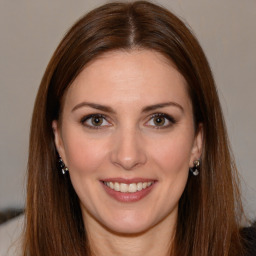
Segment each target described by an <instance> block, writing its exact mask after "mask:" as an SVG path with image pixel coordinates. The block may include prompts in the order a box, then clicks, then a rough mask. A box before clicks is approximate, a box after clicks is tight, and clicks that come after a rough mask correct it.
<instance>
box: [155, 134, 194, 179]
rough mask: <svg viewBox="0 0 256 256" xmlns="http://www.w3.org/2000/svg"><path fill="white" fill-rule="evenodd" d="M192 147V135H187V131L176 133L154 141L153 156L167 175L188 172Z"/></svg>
mask: <svg viewBox="0 0 256 256" xmlns="http://www.w3.org/2000/svg"><path fill="white" fill-rule="evenodd" d="M191 149H192V142H191V137H190V136H186V133H183V134H175V136H170V137H169V138H168V139H166V138H165V140H163V141H161V140H159V141H158V142H156V143H154V147H152V158H153V159H154V160H155V162H156V163H157V165H158V166H160V167H161V170H162V171H163V172H164V173H165V174H166V175H168V176H173V175H179V174H181V172H185V173H187V172H188V169H189V161H190V156H191Z"/></svg>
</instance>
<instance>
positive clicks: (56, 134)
mask: <svg viewBox="0 0 256 256" xmlns="http://www.w3.org/2000/svg"><path fill="white" fill-rule="evenodd" d="M52 130H53V133H54V143H55V147H56V149H57V151H58V153H59V155H60V157H61V158H62V160H63V161H64V162H66V157H65V150H64V145H63V140H62V136H61V132H60V127H59V124H58V121H57V120H53V121H52Z"/></svg>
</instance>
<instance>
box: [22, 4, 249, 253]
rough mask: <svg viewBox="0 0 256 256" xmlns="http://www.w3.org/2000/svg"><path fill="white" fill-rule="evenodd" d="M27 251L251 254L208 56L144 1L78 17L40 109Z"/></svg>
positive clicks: (46, 81)
mask: <svg viewBox="0 0 256 256" xmlns="http://www.w3.org/2000/svg"><path fill="white" fill-rule="evenodd" d="M27 195H28V196H27V207H26V230H25V237H24V246H23V255H47V256H49V255H97V256H98V255H159V256H161V255H184V256H185V255H190V256H191V255H192V256H206V255H207V256H208V255H212V256H214V255H216V256H217V255H218V256H219V255H232V256H233V255H239V256H240V255H246V253H247V247H248V246H247V244H246V246H245V243H244V241H243V239H242V237H241V234H240V232H239V228H240V220H241V218H242V217H243V209H242V204H241V201H240V194H239V189H238V178H237V172H236V167H235V164H234V162H233V159H232V156H231V153H230V149H229V144H228V138H227V134H226V129H225V124H224V120H223V116H222V112H221V108H220V103H219V99H218V95H217V92H216V88H215V85H214V81H213V77H212V74H211V71H210V68H209V65H208V62H207V60H206V58H205V55H204V53H203V51H202V49H201V47H200V45H199V44H198V42H197V40H196V39H195V37H194V36H193V35H192V34H191V32H190V31H189V30H188V29H187V28H186V26H185V25H184V24H183V23H182V22H181V21H180V20H179V19H178V18H177V17H176V16H174V15H173V14H172V13H170V12H169V11H167V10H165V9H163V8H161V7H159V6H157V5H154V4H151V3H148V2H144V1H138V2H134V3H110V4H106V5H103V6H102V7H99V8H97V9H95V10H93V11H91V12H90V13H89V14H87V15H86V16H84V17H83V18H82V19H80V20H79V21H78V22H77V23H76V24H75V25H74V26H73V27H72V28H71V29H70V30H69V32H68V33H67V34H66V36H65V37H64V39H63V40H62V41H61V43H60V45H59V46H58V48H57V50H56V51H55V53H54V55H53V57H52V59H51V61H50V63H49V65H48V67H47V69H46V72H45V74H44V77H43V79H42V82H41V85H40V88H39V91H38V95H37V99H36V102H35V107H34V114H33V119H32V125H31V136H30V152H29V162H28V190H27Z"/></svg>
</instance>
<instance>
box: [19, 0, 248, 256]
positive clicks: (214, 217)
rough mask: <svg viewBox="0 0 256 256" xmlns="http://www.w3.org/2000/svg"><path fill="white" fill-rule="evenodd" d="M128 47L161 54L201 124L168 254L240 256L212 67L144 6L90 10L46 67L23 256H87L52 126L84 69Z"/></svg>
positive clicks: (174, 21) (232, 178)
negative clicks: (193, 172)
mask: <svg viewBox="0 0 256 256" xmlns="http://www.w3.org/2000/svg"><path fill="white" fill-rule="evenodd" d="M134 48H139V49H151V50H154V51H157V52H160V53H162V54H163V55H164V56H165V57H167V58H168V59H170V60H171V61H172V62H173V63H174V64H175V65H176V67H177V69H178V70H179V72H180V73H181V74H182V75H183V76H184V78H185V79H186V81H187V84H188V92H189V95H190V98H191V101H192V105H193V112H194V121H195V127H196V128H197V127H198V125H199V124H200V123H202V124H203V134H204V145H203V154H202V159H201V160H202V161H201V162H202V163H201V168H200V175H199V176H197V177H193V176H189V179H188V183H187V186H186V188H185V191H184V193H183V195H182V197H181V199H180V202H179V215H178V223H177V227H176V235H175V241H174V245H173V255H176V256H180V255H182V256H188V255H189V256H209V255H211V256H220V255H232V256H235V255H239V256H241V255H242V249H241V242H240V236H239V223H240V218H241V216H242V213H243V210H242V204H241V201H240V194H239V189H238V176H237V171H236V167H235V164H234V162H233V160H232V155H231V153H230V148H229V142H228V138H227V133H226V128H225V124H224V120H223V115H222V111H221V107H220V102H219V99H218V95H217V91H216V87H215V84H214V80H213V76H212V73H211V70H210V67H209V65H208V62H207V60H206V57H205V55H204V53H203V51H202V49H201V47H200V45H199V43H198V42H197V40H196V39H195V37H194V36H193V35H192V33H191V32H190V31H189V29H188V28H187V27H186V25H185V24H184V23H183V22H182V21H181V20H179V19H178V18H177V17H176V16H175V15H174V14H172V13H170V12H169V11H168V10H166V9H164V8H162V7H159V6H157V5H154V4H152V3H149V2H146V1H137V2H133V3H109V4H105V5H103V6H101V7H99V8H97V9H95V10H93V11H91V12H90V13H88V14H87V15H86V16H84V17H82V18H81V19H80V20H79V21H78V22H77V23H76V24H75V25H74V26H73V27H72V28H71V29H70V30H69V31H68V33H67V34H66V36H65V37H64V39H63V40H62V41H61V43H60V44H59V46H58V48H57V49H56V51H55V53H54V54H53V57H52V59H51V60H50V63H49V65H48V66H47V69H46V71H45V74H44V76H43V78H42V82H41V85H40V88H39V91H38V94H37V98H36V102H35V106H34V113H33V118H32V124H31V134H30V147H29V161H28V183H27V206H26V228H25V236H24V249H23V255H33V256H34V255H38V256H39V255H40V256H42V255H45V256H50V255H58V256H63V255H69V256H70V255H72V256H75V255H77V256H78V255H80V256H81V255H90V250H89V245H88V244H87V242H86V241H87V239H86V230H85V229H84V225H83V220H82V216H81V209H80V206H79V199H78V197H77V195H76V193H75V191H74V189H73V187H72V184H71V182H70V179H69V176H68V175H66V176H63V175H62V174H61V172H60V171H59V169H58V158H57V152H56V149H55V146H54V136H53V132H52V121H53V120H58V119H59V118H60V114H61V107H62V104H63V102H62V101H63V95H64V94H65V92H66V90H67V89H68V88H69V86H70V84H71V83H72V81H73V80H74V79H75V78H76V77H77V75H78V74H79V73H80V72H81V70H82V69H83V68H84V67H85V66H86V64H87V63H89V62H90V61H91V60H92V59H94V58H96V57H97V56H99V55H101V54H102V53H104V52H107V51H111V50H118V49H120V50H132V49H134Z"/></svg>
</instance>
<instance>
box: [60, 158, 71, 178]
mask: <svg viewBox="0 0 256 256" xmlns="http://www.w3.org/2000/svg"><path fill="white" fill-rule="evenodd" d="M59 166H60V169H61V172H62V174H63V175H65V174H66V172H68V171H69V170H68V167H66V165H65V164H64V162H63V160H62V158H61V156H60V155H59Z"/></svg>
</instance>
